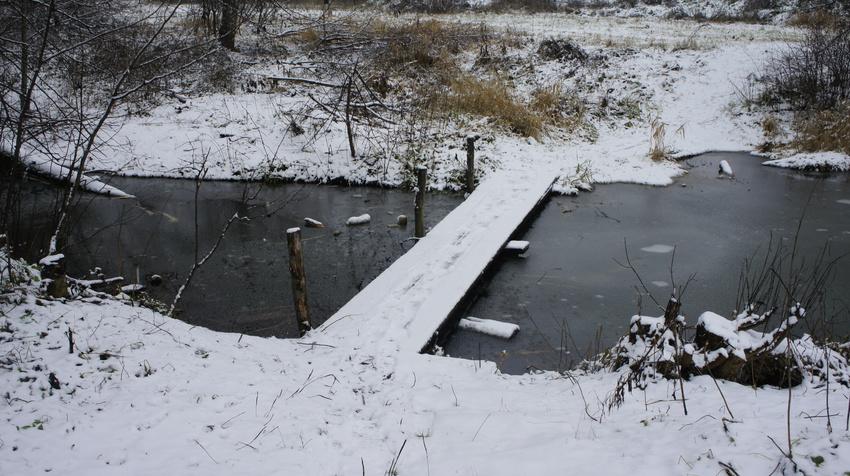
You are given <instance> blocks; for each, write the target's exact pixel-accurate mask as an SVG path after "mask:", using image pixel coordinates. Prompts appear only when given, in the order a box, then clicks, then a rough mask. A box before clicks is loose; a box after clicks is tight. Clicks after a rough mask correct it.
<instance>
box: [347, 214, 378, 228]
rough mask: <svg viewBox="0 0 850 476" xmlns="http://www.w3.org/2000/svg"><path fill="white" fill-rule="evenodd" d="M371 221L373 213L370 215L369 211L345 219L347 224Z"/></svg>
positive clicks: (361, 223) (362, 223)
mask: <svg viewBox="0 0 850 476" xmlns="http://www.w3.org/2000/svg"><path fill="white" fill-rule="evenodd" d="M370 221H372V217H371V215H369V214H368V213H364V214H363V215H360V216H357V217H351V218H349V219H348V220H346V221H345V224H346V225H348V226H353V225H365V224H367V223H369V222H370Z"/></svg>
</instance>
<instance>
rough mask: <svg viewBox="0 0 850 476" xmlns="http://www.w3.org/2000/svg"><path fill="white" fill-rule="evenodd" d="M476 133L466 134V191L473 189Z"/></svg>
mask: <svg viewBox="0 0 850 476" xmlns="http://www.w3.org/2000/svg"><path fill="white" fill-rule="evenodd" d="M478 137H479V136H478V135H477V134H476V135H472V134H470V135H468V136H466V191H467V192H469V193H472V192H474V191H475V141H476V140H478Z"/></svg>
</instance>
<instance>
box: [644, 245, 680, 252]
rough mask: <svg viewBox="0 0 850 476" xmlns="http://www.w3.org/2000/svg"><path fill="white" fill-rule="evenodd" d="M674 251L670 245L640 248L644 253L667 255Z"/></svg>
mask: <svg viewBox="0 0 850 476" xmlns="http://www.w3.org/2000/svg"><path fill="white" fill-rule="evenodd" d="M674 249H675V247H673V246H670V245H652V246H647V247H646V248H641V251H646V252H647V253H669V252H671V251H673V250H674Z"/></svg>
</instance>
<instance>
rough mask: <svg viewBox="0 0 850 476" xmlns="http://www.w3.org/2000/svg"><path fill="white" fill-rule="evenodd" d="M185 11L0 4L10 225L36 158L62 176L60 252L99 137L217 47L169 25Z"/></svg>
mask: <svg viewBox="0 0 850 476" xmlns="http://www.w3.org/2000/svg"><path fill="white" fill-rule="evenodd" d="M180 8H181V2H180V1H178V2H177V3H167V2H162V3H159V4H154V5H150V4H137V3H135V2H133V3H130V2H127V1H125V0H103V1H101V2H76V1H74V0H49V1H48V2H37V1H34V0H11V1H8V2H3V3H0V18H2V19H0V58H2V62H0V146H2V148H3V150H4V152H5V158H4V159H3V160H2V179H3V180H4V183H5V184H6V186H5V187H4V188H5V190H4V193H3V194H2V196H1V197H0V201H2V203H0V205H2V210H3V212H2V218H0V226H2V228H3V229H4V230H8V229H9V228H11V227H13V226H14V216H13V215H14V207H15V204H16V203H17V200H16V194H17V193H18V190H19V187H20V183H21V180H22V172H23V170H24V160H25V159H27V158H29V159H32V160H38V161H40V162H41V163H43V164H49V165H50V167H52V169H53V171H54V173H56V174H59V175H62V178H63V179H64V181H65V182H66V192H65V195H64V197H63V198H62V200H61V203H60V205H59V207H58V213H57V219H56V227H55V232H54V234H53V239H52V240H51V244H50V246H49V248H50V249H49V252H55V251H56V250H58V249H59V248H61V241H62V239H63V236H64V235H65V233H66V232H67V229H66V227H67V226H68V220H67V215H68V210H69V208H70V207H71V206H72V205H73V203H74V202H75V199H76V198H77V197H78V195H77V190H78V189H79V187H80V185H81V184H82V183H83V182H84V180H83V179H84V173H85V170H86V165H87V163H88V162H89V160H90V159H91V157H92V156H93V155H94V154H96V153H97V151H98V148H99V146H100V144H101V143H102V140H103V139H102V138H101V135H102V134H101V133H102V132H103V131H104V130H105V129H107V128H109V127H112V126H117V125H118V124H119V120H120V118H121V117H123V116H124V115H126V114H127V113H128V111H129V110H130V106H131V105H133V106H134V107H136V108H137V109H138V108H140V107H145V102H146V101H148V99H146V98H145V95H150V94H151V93H155V92H157V91H159V90H162V89H164V88H165V87H167V86H166V83H167V79H168V78H170V77H171V76H173V75H175V74H178V73H180V72H182V71H184V70H186V69H187V68H191V67H193V66H195V65H197V64H198V62H199V61H200V60H201V59H203V58H205V57H206V56H207V55H208V54H210V53H211V52H212V51H213V50H214V48H215V41H214V40H198V39H196V38H194V37H192V36H190V35H187V34H185V33H183V32H181V31H180V30H179V29H176V28H172V24H173V23H174V20H175V18H176V14H177V13H178V11H180ZM57 171H58V172H57Z"/></svg>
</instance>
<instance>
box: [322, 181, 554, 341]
mask: <svg viewBox="0 0 850 476" xmlns="http://www.w3.org/2000/svg"><path fill="white" fill-rule="evenodd" d="M556 179H557V174H556V173H554V172H551V171H549V172H546V171H528V172H525V173H523V174H522V175H521V176H520V175H519V174H517V173H501V174H499V173H497V174H495V176H493V177H490V178H489V179H488V180H487V181H485V182H484V183H482V184H481V185H480V186H479V187H478V188H477V189H476V190H475V191H474V192H473V193H472V194H471V195H470V196H469V197H467V199H466V200H465V201H464V202H463V203H461V204H460V205H459V206H458V207H457V208H456V209H455V210H454V211H452V212H451V213H450V214H449V215H448V216H447V217H445V218H444V219H443V220H442V221H441V222H440V223H438V224H437V225H436V226H434V227H433V229H431V230H430V231H429V232H428V234H427V235H426V236H425V237H424V238H422V239H421V240H419V242H418V243H417V244H416V245H415V246H414V247H413V248H412V249H411V250H410V251H408V252H407V253H405V254H404V255H403V256H401V257H400V258H399V259H398V260H396V261H395V263H393V264H392V265H391V266H390V267H389V268H387V270H386V271H384V272H383V273H382V274H381V275H380V276H378V277H377V278H375V280H374V281H372V282H371V283H369V285H368V286H366V287H365V288H364V289H363V290H362V291H361V292H360V293H359V294H357V295H356V296H355V297H354V298H352V299H351V301H349V302H348V303H347V304H346V305H345V306H343V307H342V308H341V309H340V310H339V311H338V312H337V313H336V314H334V315H333V316H331V317H330V318H329V319H328V320H327V321H326V322H325V323H324V324H323V325H322V326H320V327H319V329H318V330H317V331H315V332H314V333H313V335H314V336H316V337H318V336H319V335H323V336H325V337H336V338H337V339H338V340H339V341H340V342H343V341H345V342H348V343H350V344H352V345H354V346H360V345H363V346H365V345H382V346H391V348H388V349H387V350H390V351H413V352H421V351H423V350H426V349H427V348H428V347H429V346H430V345H431V344H432V343H433V342H434V339H435V337H436V336H437V333H438V332H440V331H441V330H442V329H443V328H444V326H445V325H452V323H449V322H447V321H448V319H449V318H450V317H451V316H452V314H453V312H454V311H455V310H456V309H457V308H458V307H459V306H460V304H461V303H462V302H463V300H464V298H465V297H466V296H467V293H468V292H469V291H470V289H471V288H472V287H473V286H475V285H476V283H477V282H478V281H479V279H480V278H481V276H482V275H483V273H484V271H485V270H486V269H487V267H488V265H490V264H491V263H492V262H493V261H494V259H495V258H496V255H497V254H499V253H500V252H501V251H502V250H503V248H504V247H505V245H506V244H507V243H508V242H509V241H510V240H511V238H512V235H513V234H514V233H515V231H516V230H517V229H518V228H519V227H520V226H521V225H522V224H523V223H524V222H525V221H526V219H527V218H528V217H529V216H530V215H532V213H533V212H534V211H535V210H536V209H537V208H538V207H539V206H540V205H541V204H542V203H543V202H544V201H545V199H546V198H547V197H548V195H549V193H550V191H551V189H552V185H553V183H554V181H555V180H556Z"/></svg>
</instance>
